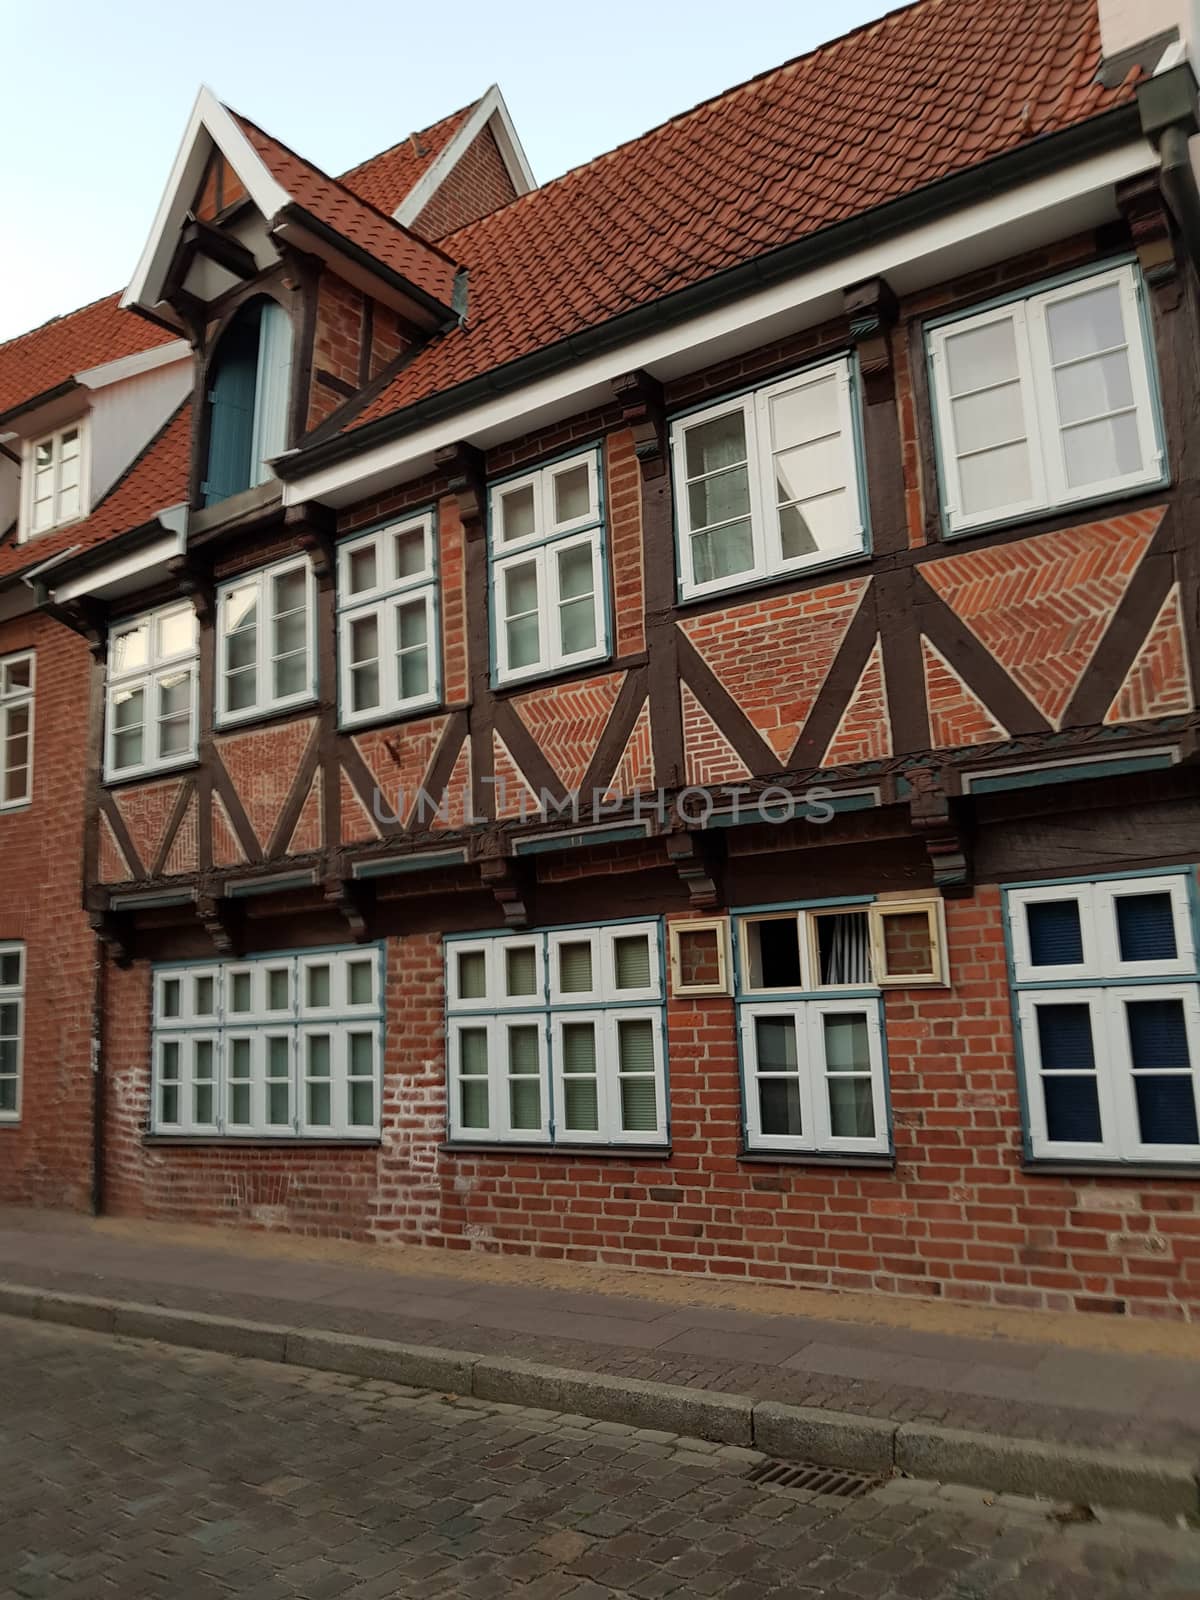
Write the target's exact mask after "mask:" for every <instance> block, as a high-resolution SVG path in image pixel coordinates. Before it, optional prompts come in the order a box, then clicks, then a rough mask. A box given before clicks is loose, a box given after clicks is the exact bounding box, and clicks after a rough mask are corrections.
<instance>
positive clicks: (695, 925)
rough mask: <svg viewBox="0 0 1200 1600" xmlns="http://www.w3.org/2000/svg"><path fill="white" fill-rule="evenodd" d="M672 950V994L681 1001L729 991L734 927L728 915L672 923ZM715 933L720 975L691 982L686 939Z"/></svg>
mask: <svg viewBox="0 0 1200 1600" xmlns="http://www.w3.org/2000/svg"><path fill="white" fill-rule="evenodd" d="M667 932H668V938H669V942H670V952H671V993H672V994H673V995H674V996H675V997H676V999H680V1000H691V999H698V998H701V997H703V996H710V995H726V994H728V993H729V983H730V974H731V972H732V971H733V963H732V961H731V959H730V951H729V944H730V929H729V918H728V917H692V918H690V919H689V920H688V921H686V922H672V923H671V924H670V927H669V928H668V930H667ZM706 933H707V934H711V935H712V939H713V949H714V952H715V954H716V958H717V975H716V977H715V978H713V979H712V980H711V982H710V981H707V980H706V981H704V982H700V983H689V982H687V981H686V980H685V978H684V976H683V941H684V939H685V938H687V937H688V936H689V935H695V934H706Z"/></svg>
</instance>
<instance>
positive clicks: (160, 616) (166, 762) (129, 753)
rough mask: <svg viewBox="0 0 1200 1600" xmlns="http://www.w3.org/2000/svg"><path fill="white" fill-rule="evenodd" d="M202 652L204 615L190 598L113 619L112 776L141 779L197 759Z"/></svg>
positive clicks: (108, 763)
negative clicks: (198, 618)
mask: <svg viewBox="0 0 1200 1600" xmlns="http://www.w3.org/2000/svg"><path fill="white" fill-rule="evenodd" d="M198 655H199V642H198V635H197V629H196V613H195V611H194V610H193V608H192V606H191V605H190V604H189V603H187V602H184V603H182V604H180V605H172V606H163V607H162V608H161V609H160V610H157V611H148V612H146V613H145V614H144V615H143V616H140V617H135V618H132V619H131V620H130V621H128V622H120V623H114V624H113V626H112V627H111V629H110V630H109V638H108V675H107V676H108V682H107V715H106V717H105V740H104V775H105V777H106V778H108V779H110V780H111V779H114V778H132V777H137V776H140V775H141V774H142V773H146V772H158V771H161V770H162V769H163V768H166V767H175V766H178V765H179V764H180V763H181V762H185V761H194V760H195V759H196V741H197V737H198V704H197V702H198V696H197V692H196V682H197V678H196V673H197V661H198Z"/></svg>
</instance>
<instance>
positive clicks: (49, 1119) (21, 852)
mask: <svg viewBox="0 0 1200 1600" xmlns="http://www.w3.org/2000/svg"><path fill="white" fill-rule="evenodd" d="M30 648H33V649H34V650H35V651H36V653H37V657H36V659H37V669H36V684H35V698H34V758H33V803H32V804H31V805H30V806H29V808H28V809H26V810H20V811H4V812H0V881H2V882H3V885H4V888H3V892H2V893H0V939H21V940H23V941H24V943H25V954H26V973H25V1048H24V1063H23V1080H24V1081H23V1084H22V1098H21V1120H20V1122H19V1123H18V1124H16V1125H10V1124H8V1123H0V1201H7V1202H11V1203H19V1204H22V1205H48V1206H67V1207H71V1208H75V1209H83V1208H85V1207H86V1206H87V1205H88V1204H89V1199H90V1193H91V1151H92V1096H91V1032H92V1015H91V1013H92V997H93V992H94V988H93V984H94V977H95V967H94V962H95V941H94V939H93V936H92V933H91V930H90V929H89V927H88V924H87V919H86V917H85V916H84V914H83V911H82V910H81V908H80V907H81V898H82V838H83V815H84V799H83V796H84V760H85V752H86V749H87V734H88V729H87V720H88V682H89V676H90V667H91V658H90V656H89V655H88V650H87V647H86V645H85V644H84V643H83V641H82V639H80V638H78V637H77V635H75V634H73V633H69V632H68V631H67V630H66V629H65V628H62V627H60V626H58V624H57V623H54V622H51V621H50V619H49V618H47V617H44V616H30V617H22V618H19V619H16V620H14V621H11V622H6V623H0V655H9V654H11V653H12V652H13V651H15V650H26V649H30Z"/></svg>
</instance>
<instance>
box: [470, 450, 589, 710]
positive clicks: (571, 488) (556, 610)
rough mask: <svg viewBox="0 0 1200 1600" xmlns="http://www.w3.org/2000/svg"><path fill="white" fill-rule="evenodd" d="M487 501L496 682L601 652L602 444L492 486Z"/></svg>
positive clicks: (566, 664) (551, 669) (574, 662)
mask: <svg viewBox="0 0 1200 1600" xmlns="http://www.w3.org/2000/svg"><path fill="white" fill-rule="evenodd" d="M490 507H491V558H490V559H491V591H492V595H491V598H492V627H493V635H494V639H495V656H496V679H497V682H500V683H511V682H513V681H515V680H518V679H521V678H530V677H534V676H536V675H538V674H539V673H545V672H555V671H558V670H560V669H562V668H565V667H573V666H579V665H582V664H583V663H585V662H588V661H598V660H601V659H603V658H604V657H605V656H607V655H608V653H609V641H608V604H607V597H606V594H605V585H606V583H607V577H606V573H605V568H604V538H603V520H602V511H601V501H600V452H599V451H598V450H589V451H587V452H585V453H584V454H582V455H578V456H572V457H571V458H570V459H569V460H567V461H556V462H554V463H552V464H551V465H550V466H548V467H542V468H541V469H540V470H539V471H537V472H529V473H526V474H524V475H523V476H522V477H520V478H513V479H510V480H509V481H508V482H506V483H499V484H496V485H495V486H494V487H493V489H492V491H491V495H490Z"/></svg>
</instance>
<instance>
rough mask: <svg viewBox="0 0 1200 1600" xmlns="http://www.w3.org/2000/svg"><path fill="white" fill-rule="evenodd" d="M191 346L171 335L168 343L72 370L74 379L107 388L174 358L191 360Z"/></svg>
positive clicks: (156, 368)
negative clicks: (171, 337)
mask: <svg viewBox="0 0 1200 1600" xmlns="http://www.w3.org/2000/svg"><path fill="white" fill-rule="evenodd" d="M191 354H192V347H191V345H190V344H188V342H187V340H186V339H172V340H171V342H170V344H160V345H155V346H154V348H153V349H152V350H141V351H139V352H138V353H137V354H135V355H131V356H120V357H118V358H117V360H116V361H105V362H102V363H101V364H100V366H98V367H88V368H87V369H86V370H85V371H83V372H77V373H76V374H75V382H76V383H78V384H82V386H83V387H84V388H85V389H107V388H108V386H109V385H110V384H113V383H123V382H124V381H125V379H126V378H138V377H141V375H142V374H143V373H145V372H156V371H157V370H158V368H159V367H169V366H173V365H174V363H175V362H176V361H187V360H190V358H191Z"/></svg>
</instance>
